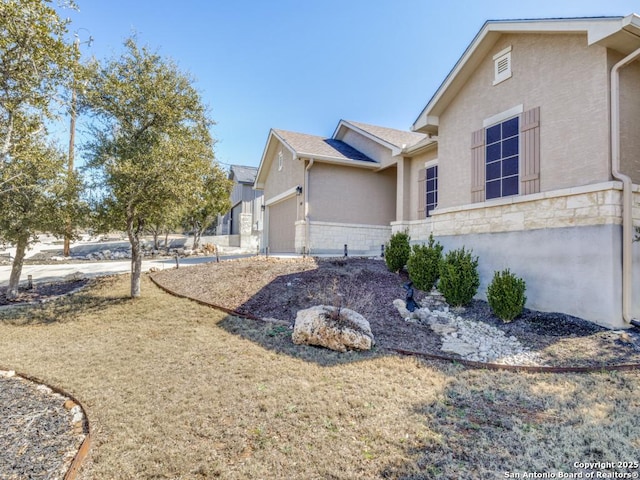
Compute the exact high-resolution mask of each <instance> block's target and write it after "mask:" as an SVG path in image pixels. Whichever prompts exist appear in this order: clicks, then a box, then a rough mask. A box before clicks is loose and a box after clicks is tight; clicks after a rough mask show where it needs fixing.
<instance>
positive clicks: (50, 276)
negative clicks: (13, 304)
mask: <svg viewBox="0 0 640 480" xmlns="http://www.w3.org/2000/svg"><path fill="white" fill-rule="evenodd" d="M239 257H240V255H232V256H225V257H220V260H223V259H224V260H228V259H231V258H239ZM215 261H216V257H215V256H206V257H185V258H180V268H182V267H188V266H191V265H197V264H200V263H208V262H215ZM175 266H176V261H175V259H173V258H169V259H162V260H143V262H142V271H143V272H146V271H148V270H149V269H150V268H151V267H157V268H159V269H160V270H165V269H171V268H175ZM130 271H131V260H122V261H103V262H78V263H61V264H59V265H56V264H53V265H25V266H24V267H23V268H22V275H21V276H20V283H21V284H22V283H26V281H27V277H28V275H31V276H32V279H33V282H34V283H45V282H55V281H60V280H63V279H64V278H65V277H67V276H70V275H72V274H74V273H81V274H82V275H83V276H86V277H96V276H100V275H109V274H114V273H127V272H130ZM10 274H11V265H2V266H0V287H4V286H7V285H8V284H9V275H10Z"/></svg>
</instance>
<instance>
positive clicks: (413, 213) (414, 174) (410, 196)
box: [397, 148, 440, 221]
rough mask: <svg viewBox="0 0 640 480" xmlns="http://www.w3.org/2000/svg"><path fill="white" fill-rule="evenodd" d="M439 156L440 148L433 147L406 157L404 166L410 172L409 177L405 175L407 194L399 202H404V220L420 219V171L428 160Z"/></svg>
mask: <svg viewBox="0 0 640 480" xmlns="http://www.w3.org/2000/svg"><path fill="white" fill-rule="evenodd" d="M437 158H438V150H437V148H432V149H431V150H429V151H427V152H425V153H422V154H420V155H416V156H415V157H412V158H406V159H405V164H404V168H405V169H406V170H408V172H409V175H408V178H407V176H405V187H404V190H405V192H406V195H405V198H404V199H400V198H398V202H403V203H404V216H403V218H402V220H420V218H418V206H419V199H418V172H419V171H420V170H421V169H423V168H425V164H426V163H427V162H431V161H433V160H436V159H437ZM438 168H440V167H438ZM397 220H398V221H399V220H400V219H399V218H398V219H397Z"/></svg>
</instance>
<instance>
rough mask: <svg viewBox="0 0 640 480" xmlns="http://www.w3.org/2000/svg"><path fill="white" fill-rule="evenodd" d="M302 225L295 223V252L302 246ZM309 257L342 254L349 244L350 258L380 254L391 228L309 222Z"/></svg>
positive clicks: (303, 225) (302, 223)
mask: <svg viewBox="0 0 640 480" xmlns="http://www.w3.org/2000/svg"><path fill="white" fill-rule="evenodd" d="M305 228H306V224H305V222H297V223H296V251H297V252H301V251H302V246H303V245H304V229H305ZM309 233H310V237H311V238H310V240H311V241H310V250H311V254H312V255H313V254H334V253H335V254H338V255H342V254H343V253H344V245H345V244H347V245H348V249H349V255H379V254H380V250H381V249H380V246H381V245H383V244H385V243H387V242H388V241H389V237H390V236H391V227H390V226H385V225H361V224H352V223H333V222H318V221H311V222H309Z"/></svg>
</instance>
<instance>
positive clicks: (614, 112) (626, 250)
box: [611, 48, 640, 325]
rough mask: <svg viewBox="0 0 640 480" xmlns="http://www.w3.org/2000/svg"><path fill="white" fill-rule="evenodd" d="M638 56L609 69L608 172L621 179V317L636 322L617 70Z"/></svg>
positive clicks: (628, 181) (629, 195)
mask: <svg viewBox="0 0 640 480" xmlns="http://www.w3.org/2000/svg"><path fill="white" fill-rule="evenodd" d="M638 57H640V48H638V49H637V50H635V51H634V52H632V53H630V54H629V55H627V56H626V57H624V58H623V59H622V60H620V61H619V62H618V63H616V64H615V65H614V66H613V68H612V69H611V174H612V175H613V177H614V178H616V179H618V180H620V181H621V182H622V317H623V319H624V321H625V322H627V323H632V324H634V325H635V324H636V322H637V321H636V320H633V318H632V317H631V298H632V293H633V292H632V287H633V281H632V275H633V270H632V267H633V258H632V247H633V231H632V230H633V183H632V181H631V177H629V176H628V175H625V174H624V173H622V172H621V171H620V69H621V68H623V67H625V66H627V65H629V64H630V63H631V62H633V61H634V60H635V59H636V58H638Z"/></svg>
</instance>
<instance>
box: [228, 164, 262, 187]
mask: <svg viewBox="0 0 640 480" xmlns="http://www.w3.org/2000/svg"><path fill="white" fill-rule="evenodd" d="M257 173H258V168H257V167H247V166H245V165H231V175H229V178H231V176H233V178H234V179H235V180H236V182H238V183H248V184H251V185H253V182H255V180H256V174H257Z"/></svg>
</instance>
